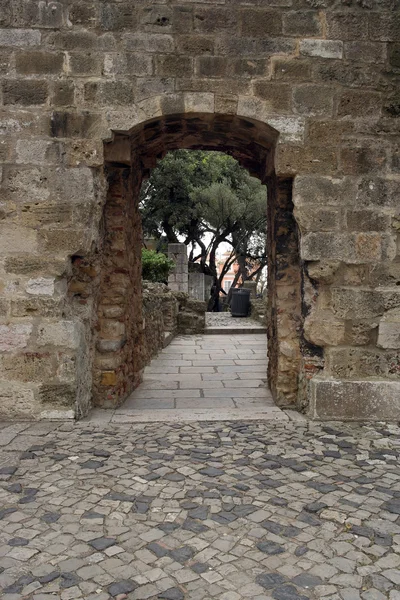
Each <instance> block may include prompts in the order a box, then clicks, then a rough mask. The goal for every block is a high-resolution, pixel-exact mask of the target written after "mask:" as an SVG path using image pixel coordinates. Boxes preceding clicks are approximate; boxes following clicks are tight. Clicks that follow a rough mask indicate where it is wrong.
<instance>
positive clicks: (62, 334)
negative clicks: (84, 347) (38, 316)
mask: <svg viewBox="0 0 400 600" xmlns="http://www.w3.org/2000/svg"><path fill="white" fill-rule="evenodd" d="M80 339H81V328H80V327H79V324H78V323H75V322H73V321H59V322H57V323H42V324H40V325H39V326H38V328H37V344H38V346H39V347H42V346H62V347H64V348H71V349H76V348H78V347H79V344H80Z"/></svg>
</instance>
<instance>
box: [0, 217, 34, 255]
mask: <svg viewBox="0 0 400 600" xmlns="http://www.w3.org/2000/svg"><path fill="white" fill-rule="evenodd" d="M37 249H38V242H37V232H36V231H32V230H30V229H28V228H26V227H18V226H15V225H10V224H6V223H1V224H0V253H1V254H3V255H7V254H14V253H18V252H20V253H29V252H31V253H32V254H35V253H36V251H37Z"/></svg>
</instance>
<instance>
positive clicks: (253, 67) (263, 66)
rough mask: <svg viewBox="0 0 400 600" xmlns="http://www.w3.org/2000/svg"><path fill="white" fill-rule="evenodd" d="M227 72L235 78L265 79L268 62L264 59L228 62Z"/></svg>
mask: <svg viewBox="0 0 400 600" xmlns="http://www.w3.org/2000/svg"><path fill="white" fill-rule="evenodd" d="M228 70H229V72H232V73H233V75H234V76H237V77H252V78H254V77H267V75H268V61H267V60H266V59H265V58H263V59H260V60H257V59H256V60H253V59H252V60H250V59H244V58H239V59H234V60H231V61H229V67H228Z"/></svg>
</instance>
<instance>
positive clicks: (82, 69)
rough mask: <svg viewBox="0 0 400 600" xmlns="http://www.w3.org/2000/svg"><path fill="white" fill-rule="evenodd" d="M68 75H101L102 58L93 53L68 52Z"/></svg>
mask: <svg viewBox="0 0 400 600" xmlns="http://www.w3.org/2000/svg"><path fill="white" fill-rule="evenodd" d="M68 69H69V73H70V74H71V75H74V76H84V77H88V76H90V77H95V76H96V75H101V73H102V69H103V57H102V56H101V55H98V54H96V53H94V52H70V53H69V62H68Z"/></svg>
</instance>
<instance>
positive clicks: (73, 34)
mask: <svg viewBox="0 0 400 600" xmlns="http://www.w3.org/2000/svg"><path fill="white" fill-rule="evenodd" d="M102 41H103V42H104V38H99V37H98V36H97V35H96V34H95V33H94V32H92V31H84V30H78V31H68V32H61V31H57V32H54V33H49V34H48V35H47V42H48V45H50V46H53V47H54V48H59V49H60V50H63V51H64V52H68V51H69V50H87V51H90V50H93V49H98V48H99V47H101V45H102V44H101V42H102ZM102 49H103V50H105V49H107V48H102ZM109 49H111V48H109Z"/></svg>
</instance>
